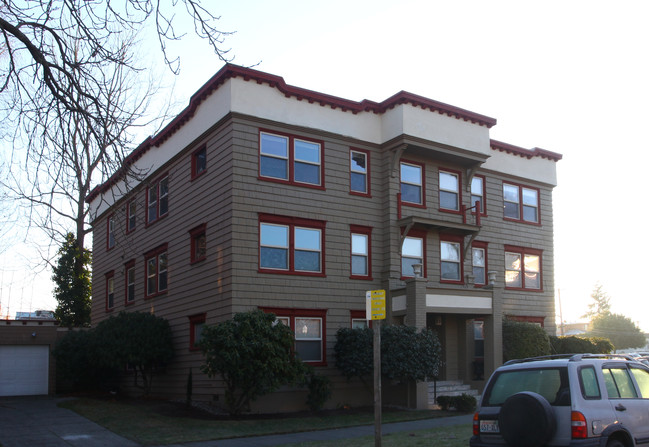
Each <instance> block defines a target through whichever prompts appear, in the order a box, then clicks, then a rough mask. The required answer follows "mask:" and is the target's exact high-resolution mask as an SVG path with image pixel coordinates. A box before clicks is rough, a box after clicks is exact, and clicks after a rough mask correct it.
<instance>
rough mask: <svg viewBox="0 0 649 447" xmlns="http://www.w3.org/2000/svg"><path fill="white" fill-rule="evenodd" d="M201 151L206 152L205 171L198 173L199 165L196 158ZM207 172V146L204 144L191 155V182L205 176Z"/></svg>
mask: <svg viewBox="0 0 649 447" xmlns="http://www.w3.org/2000/svg"><path fill="white" fill-rule="evenodd" d="M201 151H205V169H203V170H202V171H201V172H196V169H197V165H196V158H197V156H198V153H199V152H201ZM206 172H207V144H202V145H200V146H199V147H198V148H197V149H196V150H194V152H192V155H191V178H190V181H194V180H196V179H197V178H199V177H200V176H202V175H203V174H205V173H206Z"/></svg>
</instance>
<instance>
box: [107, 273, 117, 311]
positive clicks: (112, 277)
mask: <svg viewBox="0 0 649 447" xmlns="http://www.w3.org/2000/svg"><path fill="white" fill-rule="evenodd" d="M105 278H106V300H105V304H106V312H112V311H113V310H114V309H115V271H114V270H111V271H110V272H108V273H106V275H105ZM111 279H112V280H113V305H112V306H109V305H108V281H109V280H111Z"/></svg>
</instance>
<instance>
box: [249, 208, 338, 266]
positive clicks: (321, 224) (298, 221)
mask: <svg viewBox="0 0 649 447" xmlns="http://www.w3.org/2000/svg"><path fill="white" fill-rule="evenodd" d="M258 216H259V221H258V230H257V237H258V243H257V268H258V270H257V271H258V272H259V273H273V274H280V275H298V276H318V277H326V276H327V274H326V268H325V267H326V262H325V259H326V244H325V240H326V237H325V227H326V225H327V222H326V221H323V220H313V219H304V218H302V217H292V216H279V215H276V214H265V213H259V215H258ZM262 223H270V224H278V225H287V226H288V227H289V235H288V237H289V242H288V256H289V259H288V270H279V269H271V268H263V267H261V224H262ZM295 227H304V228H313V229H317V230H320V247H321V251H320V258H321V259H320V270H321V271H320V272H304V271H300V270H295V262H294V254H295Z"/></svg>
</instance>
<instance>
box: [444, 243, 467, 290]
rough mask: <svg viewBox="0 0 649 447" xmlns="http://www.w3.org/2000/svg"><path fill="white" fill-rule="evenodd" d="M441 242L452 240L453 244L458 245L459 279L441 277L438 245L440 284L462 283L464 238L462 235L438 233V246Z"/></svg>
mask: <svg viewBox="0 0 649 447" xmlns="http://www.w3.org/2000/svg"><path fill="white" fill-rule="evenodd" d="M442 242H452V243H455V244H459V245H460V262H459V264H460V279H459V280H450V279H442V255H441V247H440V258H439V282H440V283H442V284H459V285H462V284H464V262H462V260H463V259H464V238H463V237H462V236H458V235H455V234H444V233H440V235H439V243H440V246H441V244H442Z"/></svg>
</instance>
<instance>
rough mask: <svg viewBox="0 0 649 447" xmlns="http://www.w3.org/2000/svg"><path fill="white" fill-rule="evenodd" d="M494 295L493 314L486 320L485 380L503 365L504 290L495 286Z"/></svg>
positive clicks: (492, 301) (492, 300)
mask: <svg viewBox="0 0 649 447" xmlns="http://www.w3.org/2000/svg"><path fill="white" fill-rule="evenodd" d="M492 293H493V295H492V299H491V303H492V314H491V315H489V316H488V317H486V318H485V320H484V321H485V327H484V330H485V340H486V341H487V340H488V342H487V343H485V347H484V348H485V357H484V362H485V364H484V378H485V380H486V379H488V378H489V376H491V373H493V372H494V371H495V370H496V368H497V367H498V366H500V365H502V363H503V305H502V295H503V288H502V287H497V286H495V287H494V288H493V289H492Z"/></svg>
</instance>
